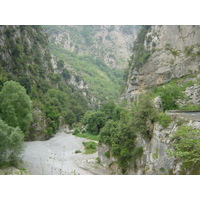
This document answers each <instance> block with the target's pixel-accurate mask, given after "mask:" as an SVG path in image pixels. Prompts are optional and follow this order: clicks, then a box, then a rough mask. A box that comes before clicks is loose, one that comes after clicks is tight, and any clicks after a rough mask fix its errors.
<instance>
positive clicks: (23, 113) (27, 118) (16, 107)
mask: <svg viewBox="0 0 200 200" xmlns="http://www.w3.org/2000/svg"><path fill="white" fill-rule="evenodd" d="M0 117H1V118H2V120H4V121H5V122H6V123H7V124H8V125H9V126H12V127H17V126H19V128H20V129H21V130H22V131H23V132H24V133H25V134H26V135H27V134H28V132H29V128H30V124H31V121H32V104H31V100H30V97H29V96H28V95H27V94H26V90H25V88H24V87H23V86H21V85H20V84H19V83H18V82H15V81H7V82H5V83H4V86H3V88H2V90H1V92H0Z"/></svg>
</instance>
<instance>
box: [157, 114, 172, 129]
mask: <svg viewBox="0 0 200 200" xmlns="http://www.w3.org/2000/svg"><path fill="white" fill-rule="evenodd" d="M158 122H159V123H160V125H161V126H162V127H163V128H167V127H168V126H169V124H170V123H171V122H172V118H171V117H170V116H169V115H167V114H165V113H159V114H158Z"/></svg>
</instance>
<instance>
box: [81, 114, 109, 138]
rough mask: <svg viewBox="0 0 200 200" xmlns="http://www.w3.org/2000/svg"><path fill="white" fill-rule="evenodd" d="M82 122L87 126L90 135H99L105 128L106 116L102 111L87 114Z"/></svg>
mask: <svg viewBox="0 0 200 200" xmlns="http://www.w3.org/2000/svg"><path fill="white" fill-rule="evenodd" d="M82 122H83V123H84V124H85V125H87V130H88V131H89V132H90V133H92V134H94V135H98V134H99V132H100V130H101V128H103V127H104V125H105V123H106V116H105V113H103V112H101V111H97V112H93V113H87V114H86V115H85V116H84V118H83V120H82Z"/></svg>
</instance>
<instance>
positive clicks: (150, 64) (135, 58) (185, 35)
mask: <svg viewBox="0 0 200 200" xmlns="http://www.w3.org/2000/svg"><path fill="white" fill-rule="evenodd" d="M134 44H135V47H136V48H135V49H133V55H132V56H131V60H130V63H129V67H130V68H129V74H128V77H127V86H126V91H125V97H126V98H128V99H130V98H131V97H133V98H135V97H137V96H138V94H140V93H142V92H144V91H145V90H146V89H147V88H150V87H152V86H156V85H161V84H164V83H167V82H170V81H171V80H172V79H175V78H181V77H184V76H187V75H193V76H197V75H198V74H199V72H200V66H199V62H200V26H149V27H145V28H144V27H143V29H141V32H140V33H139V35H138V38H137V41H136V42H135V43H134Z"/></svg>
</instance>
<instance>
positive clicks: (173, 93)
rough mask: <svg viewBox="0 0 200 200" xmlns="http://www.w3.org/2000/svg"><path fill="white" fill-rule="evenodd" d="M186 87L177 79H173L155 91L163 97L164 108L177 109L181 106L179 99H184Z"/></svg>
mask: <svg viewBox="0 0 200 200" xmlns="http://www.w3.org/2000/svg"><path fill="white" fill-rule="evenodd" d="M183 91H184V87H183V86H180V85H178V84H177V82H176V81H171V82H170V83H168V84H165V85H164V86H162V87H159V88H157V89H156V91H155V93H156V94H157V95H158V96H160V97H161V99H162V107H163V110H164V111H165V110H176V109H178V108H179V106H178V103H177V100H178V99H181V100H183V99H184V98H185V95H184V93H183Z"/></svg>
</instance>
